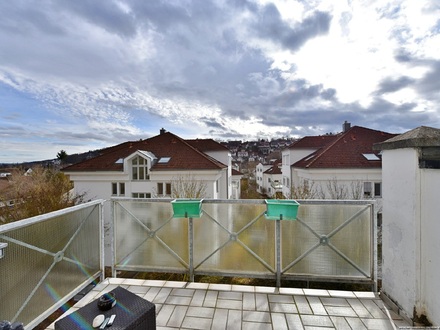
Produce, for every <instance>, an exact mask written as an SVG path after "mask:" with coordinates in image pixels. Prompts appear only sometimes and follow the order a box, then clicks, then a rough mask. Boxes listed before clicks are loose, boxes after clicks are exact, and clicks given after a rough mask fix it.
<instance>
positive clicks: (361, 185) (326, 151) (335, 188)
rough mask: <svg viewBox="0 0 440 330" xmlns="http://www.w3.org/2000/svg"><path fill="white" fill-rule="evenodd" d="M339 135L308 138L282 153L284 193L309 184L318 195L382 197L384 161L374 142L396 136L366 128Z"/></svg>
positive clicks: (289, 194) (337, 197) (358, 127)
mask: <svg viewBox="0 0 440 330" xmlns="http://www.w3.org/2000/svg"><path fill="white" fill-rule="evenodd" d="M343 127H344V131H343V132H342V133H339V134H336V135H324V136H309V137H304V138H303V139H300V140H298V141H296V142H294V143H293V144H292V145H290V146H289V147H288V148H287V149H285V150H284V151H283V152H282V158H283V166H282V173H283V174H282V176H283V179H282V180H283V194H284V195H285V196H289V197H290V196H291V194H292V189H294V188H295V187H296V188H297V187H300V186H304V185H307V186H308V187H312V186H313V189H314V190H315V192H316V198H328V199H363V198H380V197H381V196H382V189H381V184H382V174H381V173H382V170H381V167H382V160H381V155H380V153H379V152H377V151H374V150H373V145H374V144H376V143H380V142H383V141H385V140H387V139H390V138H392V137H394V136H395V134H390V133H386V132H382V131H377V130H373V129H369V128H365V127H360V126H354V127H350V125H349V123H347V122H345V123H344V125H343ZM379 208H380V206H379Z"/></svg>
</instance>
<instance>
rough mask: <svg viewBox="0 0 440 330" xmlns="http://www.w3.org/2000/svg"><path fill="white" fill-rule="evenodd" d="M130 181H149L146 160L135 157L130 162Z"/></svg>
mask: <svg viewBox="0 0 440 330" xmlns="http://www.w3.org/2000/svg"><path fill="white" fill-rule="evenodd" d="M131 171H132V175H131V178H132V180H149V179H150V175H149V173H148V162H147V160H146V159H144V158H142V157H140V156H136V157H135V158H133V159H132V160H131Z"/></svg>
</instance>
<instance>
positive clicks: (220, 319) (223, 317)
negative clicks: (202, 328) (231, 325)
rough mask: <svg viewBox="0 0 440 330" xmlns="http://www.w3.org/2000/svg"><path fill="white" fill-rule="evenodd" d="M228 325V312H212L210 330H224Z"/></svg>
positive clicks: (219, 310)
mask: <svg viewBox="0 0 440 330" xmlns="http://www.w3.org/2000/svg"><path fill="white" fill-rule="evenodd" d="M227 323H228V310H227V309H219V308H217V309H216V310H215V312H214V318H213V319H212V328H211V330H224V329H226V325H227Z"/></svg>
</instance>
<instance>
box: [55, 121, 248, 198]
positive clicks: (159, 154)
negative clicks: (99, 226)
mask: <svg viewBox="0 0 440 330" xmlns="http://www.w3.org/2000/svg"><path fill="white" fill-rule="evenodd" d="M63 172H64V173H65V174H67V175H69V176H70V179H71V180H72V181H73V183H74V187H75V192H76V193H80V194H81V193H86V194H87V196H88V197H89V198H93V199H95V198H102V199H105V200H107V199H110V198H111V197H112V196H125V197H134V198H160V197H172V195H173V194H172V189H173V182H176V180H187V181H195V182H199V183H200V184H201V185H204V186H206V190H205V196H203V197H204V198H221V199H229V198H231V197H232V196H240V193H239V192H236V191H233V189H232V167H231V157H230V153H229V150H228V149H227V148H226V147H225V146H222V145H221V144H219V143H217V142H215V141H214V140H212V139H195V140H184V139H182V138H180V137H178V136H177V135H175V134H172V133H170V132H166V131H165V130H164V129H162V130H161V132H160V134H159V135H157V136H154V137H152V138H149V139H145V140H139V141H130V142H124V143H121V144H119V145H116V146H113V147H110V148H107V149H103V150H102V151H101V153H100V155H99V156H97V157H94V158H91V159H87V160H85V161H83V162H80V163H77V164H74V165H71V166H68V167H66V168H64V169H63ZM234 186H235V188H234V189H238V188H239V186H238V187H237V185H236V184H235V185H234ZM189 197H191V196H189Z"/></svg>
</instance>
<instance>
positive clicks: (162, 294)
mask: <svg viewBox="0 0 440 330" xmlns="http://www.w3.org/2000/svg"><path fill="white" fill-rule="evenodd" d="M171 290H172V289H170V288H161V289H160V291H159V293H158V294H157V295H156V297H154V299H153V301H152V302H153V303H158V304H163V303H164V302H165V301H166V300H167V298H168V296H169V295H170V293H171Z"/></svg>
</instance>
